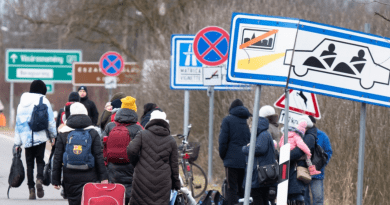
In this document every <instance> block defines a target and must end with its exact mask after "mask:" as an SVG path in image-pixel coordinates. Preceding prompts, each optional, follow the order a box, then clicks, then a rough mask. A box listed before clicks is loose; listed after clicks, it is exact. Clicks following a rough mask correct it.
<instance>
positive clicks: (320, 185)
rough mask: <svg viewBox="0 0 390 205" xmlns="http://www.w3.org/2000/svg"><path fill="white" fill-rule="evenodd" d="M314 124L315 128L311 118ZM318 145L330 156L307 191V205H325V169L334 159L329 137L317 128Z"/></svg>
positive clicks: (312, 179) (312, 118)
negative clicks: (331, 159) (311, 199)
mask: <svg viewBox="0 0 390 205" xmlns="http://www.w3.org/2000/svg"><path fill="white" fill-rule="evenodd" d="M309 118H310V120H311V121H312V122H313V126H316V119H314V117H313V116H309ZM317 144H318V145H319V146H321V147H322V149H324V151H325V153H326V154H327V155H328V161H327V162H326V164H325V166H324V167H323V168H322V169H321V174H319V175H315V176H312V178H311V182H310V184H309V186H306V189H305V205H311V204H313V205H322V204H324V179H325V167H326V165H328V163H329V160H330V158H331V157H332V154H333V150H332V145H331V144H330V140H329V137H328V135H326V133H325V132H324V131H322V130H320V129H318V128H317ZM310 191H311V194H312V197H313V203H311V201H310Z"/></svg>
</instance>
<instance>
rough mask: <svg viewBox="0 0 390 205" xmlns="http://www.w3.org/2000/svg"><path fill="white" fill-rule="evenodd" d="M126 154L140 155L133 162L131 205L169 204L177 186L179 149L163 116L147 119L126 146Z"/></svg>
mask: <svg viewBox="0 0 390 205" xmlns="http://www.w3.org/2000/svg"><path fill="white" fill-rule="evenodd" d="M127 153H128V155H129V157H131V156H132V155H138V154H139V155H140V159H139V161H138V163H137V165H136V166H135V171H134V180H133V190H132V192H131V198H130V204H131V205H138V204H143V205H161V204H168V203H169V199H170V193H171V190H172V189H176V190H179V189H180V181H179V167H178V153H177V145H176V141H175V139H173V137H172V136H170V131H169V124H168V123H167V122H166V121H165V120H160V119H155V120H152V121H150V122H149V123H148V124H147V126H146V130H144V131H141V132H139V133H138V134H137V136H136V137H135V139H134V140H132V141H131V142H130V144H129V146H128V147H127Z"/></svg>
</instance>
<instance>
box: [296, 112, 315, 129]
mask: <svg viewBox="0 0 390 205" xmlns="http://www.w3.org/2000/svg"><path fill="white" fill-rule="evenodd" d="M302 120H304V121H306V123H307V128H312V127H313V122H312V121H311V120H310V118H309V116H307V115H303V116H302V117H301V118H300V119H299V122H300V121H302Z"/></svg>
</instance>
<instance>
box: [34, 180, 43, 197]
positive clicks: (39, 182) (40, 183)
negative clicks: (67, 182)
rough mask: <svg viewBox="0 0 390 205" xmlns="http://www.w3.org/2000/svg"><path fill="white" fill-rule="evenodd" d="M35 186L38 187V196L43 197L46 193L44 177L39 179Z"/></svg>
mask: <svg viewBox="0 0 390 205" xmlns="http://www.w3.org/2000/svg"><path fill="white" fill-rule="evenodd" d="M35 186H36V187H37V196H38V198H42V197H43V196H44V195H45V192H44V191H43V181H42V179H37V184H36V185H35Z"/></svg>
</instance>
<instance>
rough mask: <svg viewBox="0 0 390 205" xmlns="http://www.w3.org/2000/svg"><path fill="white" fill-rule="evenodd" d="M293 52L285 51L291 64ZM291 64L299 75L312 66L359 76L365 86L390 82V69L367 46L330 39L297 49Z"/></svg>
mask: <svg viewBox="0 0 390 205" xmlns="http://www.w3.org/2000/svg"><path fill="white" fill-rule="evenodd" d="M338 51H349V52H338ZM292 52H293V51H292V50H287V51H286V56H285V59H284V64H285V65H289V64H290V62H291V57H292ZM292 67H293V69H294V73H295V75H297V76H299V77H303V76H305V75H306V74H308V72H309V70H310V71H316V72H323V73H328V74H333V75H338V76H343V77H347V78H355V79H358V80H360V85H361V87H362V88H364V89H371V88H372V87H373V86H374V84H375V83H379V84H385V85H389V78H390V70H389V69H388V68H385V67H383V66H381V65H380V64H377V63H375V61H374V59H373V57H372V54H371V52H370V49H369V48H368V47H365V46H360V45H356V44H351V43H346V42H341V41H336V40H331V39H324V40H323V41H322V42H321V43H319V44H318V45H317V46H316V47H315V48H314V49H313V50H295V53H294V59H293V65H292Z"/></svg>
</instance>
